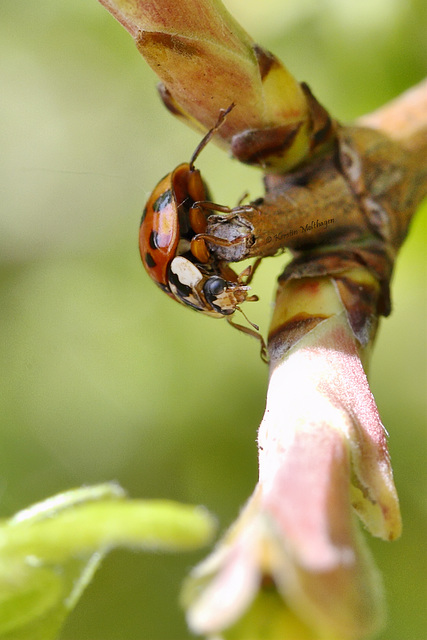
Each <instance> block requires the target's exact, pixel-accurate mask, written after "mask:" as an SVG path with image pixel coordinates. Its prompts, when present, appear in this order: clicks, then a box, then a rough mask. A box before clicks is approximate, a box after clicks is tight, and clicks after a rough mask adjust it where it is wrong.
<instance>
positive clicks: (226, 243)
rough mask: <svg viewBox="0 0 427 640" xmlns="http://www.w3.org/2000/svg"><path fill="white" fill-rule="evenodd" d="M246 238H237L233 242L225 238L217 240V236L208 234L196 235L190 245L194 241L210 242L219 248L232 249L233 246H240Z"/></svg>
mask: <svg viewBox="0 0 427 640" xmlns="http://www.w3.org/2000/svg"><path fill="white" fill-rule="evenodd" d="M247 237H248V236H239V237H238V238H234V240H226V239H225V238H218V236H212V235H210V234H209V233H198V234H197V236H194V238H193V240H192V241H191V242H192V243H193V242H194V241H196V242H197V241H199V240H206V241H207V242H212V244H216V245H218V246H219V247H232V246H233V245H235V244H241V243H242V242H244V241H245V240H246V238H247Z"/></svg>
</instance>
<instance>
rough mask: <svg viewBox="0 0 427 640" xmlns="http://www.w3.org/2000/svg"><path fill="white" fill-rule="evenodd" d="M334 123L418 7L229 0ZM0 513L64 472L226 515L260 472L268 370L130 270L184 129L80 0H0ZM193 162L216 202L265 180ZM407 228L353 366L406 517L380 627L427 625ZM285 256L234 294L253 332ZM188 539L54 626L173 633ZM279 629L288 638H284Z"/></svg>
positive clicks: (110, 574)
mask: <svg viewBox="0 0 427 640" xmlns="http://www.w3.org/2000/svg"><path fill="white" fill-rule="evenodd" d="M227 6H228V7H229V9H230V10H231V11H232V13H233V14H234V15H235V16H236V17H237V18H238V19H239V20H240V21H241V22H242V24H243V26H244V27H245V28H246V29H247V30H248V31H249V32H250V33H251V35H252V36H253V37H254V38H255V39H256V40H257V41H259V42H260V43H262V44H263V45H264V46H266V47H268V48H270V49H271V50H273V51H274V52H275V53H276V54H277V55H278V56H279V57H281V58H282V60H283V61H284V62H285V63H286V65H287V66H288V68H289V69H290V70H291V71H292V72H293V73H294V74H295V75H296V77H297V78H298V79H299V80H305V81H307V82H308V83H309V84H310V86H311V88H312V90H313V92H314V93H315V95H316V96H317V97H318V98H319V99H320V100H321V101H322V102H323V103H324V104H325V105H326V106H327V107H328V108H329V109H330V110H331V112H332V113H333V114H334V115H335V116H336V117H338V118H340V119H341V120H343V121H348V120H351V119H352V118H354V117H357V116H358V115H361V114H363V113H365V112H367V111H370V110H372V109H375V108H377V107H378V106H380V105H381V104H382V103H384V102H385V101H387V100H389V99H391V98H393V97H394V96H396V95H397V94H399V93H400V92H401V91H403V90H405V89H406V88H408V87H409V86H411V85H412V84H414V83H416V82H418V81H419V80H421V79H422V77H423V76H425V74H426V69H427V64H426V57H427V55H426V54H427V45H426V42H427V38H426V34H427V6H426V3H425V0H412V1H410V0H363V1H361V0H347V1H343V0H286V1H284V0H268V2H262V3H260V2H255V1H249V0H229V1H228V2H227ZM0 17H1V20H0V52H1V65H0V87H1V97H0V167H1V169H0V191H1V200H0V207H1V216H0V243H1V250H0V260H1V277H0V284H1V309H0V311H1V313H0V323H1V324H0V335H1V352H0V358H1V376H2V384H1V397H0V402H1V415H0V419H1V429H0V473H1V475H0V497H1V516H3V517H6V516H8V515H10V514H12V513H13V512H14V511H16V510H17V509H20V508H23V507H25V506H26V505H28V504H30V503H32V502H34V501H36V500H40V499H43V498H45V497H47V496H49V495H51V494H54V493H56V492H59V491H62V490H65V489H67V488H71V487H75V486H80V485H82V484H89V483H96V482H103V481H105V480H110V479H115V480H118V481H119V482H120V483H121V484H122V485H123V487H125V488H126V489H127V490H128V491H129V493H130V495H132V496H134V497H156V498H162V497H164V498H172V499H176V500H180V501H183V502H190V503H197V504H199V503H200V504H205V505H206V506H207V507H208V508H209V509H210V510H212V511H213V512H214V513H216V514H217V515H218V517H219V521H220V527H221V529H223V528H224V527H226V526H227V525H228V524H229V523H230V522H231V521H232V520H233V519H234V517H235V516H236V514H237V512H238V510H239V508H240V506H241V505H242V504H243V502H244V501H245V500H246V498H247V497H248V496H249V495H250V493H251V491H252V489H253V486H254V484H255V482H256V478H257V460H256V446H255V438H256V429H257V425H258V423H259V420H260V418H261V416H262V413H263V409H264V395H265V390H266V384H267V369H266V367H265V365H263V363H262V362H261V360H260V359H259V357H258V346H257V344H256V342H255V341H254V340H251V339H249V338H247V337H246V336H244V335H240V334H238V333H237V332H236V331H233V330H232V329H231V328H230V327H229V326H228V325H227V323H226V322H220V321H214V320H212V319H211V318H205V317H199V315H198V314H196V313H192V312H191V311H189V310H187V309H185V308H183V307H181V306H179V305H178V304H174V303H173V302H172V301H171V300H169V299H168V298H167V297H166V296H165V295H164V294H163V293H162V292H161V291H160V290H158V289H157V288H155V287H154V286H153V284H152V283H151V282H150V281H149V280H148V278H147V276H146V274H145V273H144V271H143V268H142V266H141V264H140V259H139V254H138V249H137V235H138V226H139V219H140V213H141V210H142V206H143V204H144V201H145V199H146V198H147V197H148V195H149V194H150V192H151V190H152V188H153V187H154V185H155V184H156V183H157V182H158V180H159V179H160V178H161V177H162V176H163V175H164V174H165V173H167V172H168V171H170V170H171V169H172V168H173V167H174V166H176V165H177V164H178V163H180V162H182V161H187V160H188V159H189V157H190V155H191V153H192V151H193V149H194V148H195V146H196V144H197V143H198V141H199V138H200V137H199V136H197V135H196V134H195V133H194V132H192V131H189V130H187V129H186V128H185V127H184V126H183V125H182V124H180V123H179V122H177V121H175V120H174V119H173V118H172V116H170V115H169V114H168V113H167V112H166V111H165V109H164V108H163V107H162V106H161V104H160V101H159V99H158V98H157V95H156V91H155V85H156V77H155V76H154V74H153V73H152V72H151V70H150V69H149V68H148V66H147V65H146V63H145V62H144V60H143V59H142V58H141V57H140V55H139V54H138V52H137V50H136V48H135V47H134V44H133V42H132V40H131V38H130V36H128V34H127V33H126V32H125V30H124V29H123V28H122V27H121V26H120V25H119V24H118V23H116V22H115V21H114V20H113V18H112V17H111V16H110V15H109V14H108V13H107V12H106V10H105V9H103V8H102V7H101V5H99V4H98V3H97V2H96V0H73V2H68V3H65V2H62V3H58V2H55V1H54V0H44V1H43V2H33V1H30V0H21V2H16V1H15V0H2V3H1V8H0ZM198 166H199V167H200V168H201V169H202V171H203V172H204V175H205V177H207V180H208V183H209V184H210V186H211V189H212V192H213V194H214V198H215V200H216V201H218V202H224V203H229V204H231V205H233V204H234V203H236V202H237V201H238V199H239V198H240V196H241V195H242V194H243V192H245V191H246V190H248V189H249V190H250V196H251V197H252V198H255V197H257V196H259V195H261V193H262V189H261V176H260V174H258V173H257V171H255V170H254V169H250V168H247V167H240V166H237V163H232V162H231V161H230V160H228V159H227V158H226V157H225V155H224V154H223V153H222V152H220V151H219V150H218V149H216V148H215V147H214V146H213V145H210V146H209V147H208V148H207V149H206V150H205V151H204V152H203V154H202V157H201V158H200V160H199V163H198ZM426 219H427V209H426V207H424V210H423V211H420V212H419V214H418V216H417V218H416V219H415V221H414V223H413V227H412V230H411V234H410V237H409V239H408V241H407V243H406V244H405V246H404V248H403V250H402V252H401V255H400V259H399V261H398V264H397V269H396V272H395V277H394V288H393V300H394V311H393V315H392V317H391V318H389V319H387V320H385V321H383V325H382V329H381V331H380V336H379V339H378V343H377V347H376V351H375V353H374V358H373V363H372V371H371V381H372V388H373V391H374V393H375V396H376V399H377V402H378V405H379V408H380V412H381V415H382V417H383V421H384V423H385V425H386V426H387V429H388V431H389V433H390V450H391V454H392V459H393V462H394V469H395V480H396V484H397V487H398V490H399V495H400V499H401V505H402V513H403V520H404V533H403V537H402V539H401V540H399V541H398V542H396V543H394V544H386V543H383V542H378V541H370V544H371V547H372V548H373V550H374V553H375V556H376V558H377V562H378V565H379V566H380V569H381V570H382V572H383V573H384V580H385V583H386V588H387V594H388V602H389V610H390V620H389V625H388V627H387V629H386V630H385V631H384V633H383V634H382V635H381V640H402V639H403V638H405V640H406V639H408V640H425V639H426V638H427V621H426V609H425V603H426V597H427V585H426V576H427V565H426V539H427V538H426V534H427V522H426V493H427V491H426V487H427V472H426V444H427V442H426V382H427V375H426V350H427V345H426V315H427V314H426V311H427V309H426V307H427V304H426V289H425V287H426V285H425V282H426V279H425V276H426V258H425V238H426V237H427V236H426V232H427V229H426ZM283 262H284V257H283V256H281V257H277V258H274V259H269V260H266V261H265V262H264V263H263V265H262V266H261V268H260V270H259V273H258V274H257V277H256V278H255V281H254V290H255V291H256V293H258V294H259V295H260V296H261V298H262V302H261V303H259V304H257V305H252V306H249V304H248V307H247V308H246V311H247V313H248V314H249V315H250V318H251V320H253V321H255V322H259V323H260V324H261V326H262V328H263V329H264V331H265V330H266V329H267V323H268V318H269V314H270V300H271V298H272V295H273V291H274V283H275V278H276V276H277V275H278V274H279V273H280V270H281V267H282V265H283ZM203 555H204V554H203V553H198V554H188V555H183V556H180V557H179V556H173V555H171V556H161V555H159V556H144V555H137V554H131V553H130V552H119V551H117V552H114V553H112V554H111V555H110V556H109V557H108V558H107V560H106V561H105V563H104V565H103V568H102V570H101V571H100V572H99V573H98V574H97V577H96V580H95V581H94V582H93V583H92V584H91V585H90V587H89V589H88V591H87V593H86V597H84V598H83V600H82V601H81V603H80V604H79V606H78V608H77V609H76V611H75V612H74V614H73V615H72V616H71V618H70V620H69V622H68V623H67V627H66V628H65V629H64V632H63V635H62V638H63V640H77V639H79V640H101V639H102V640H119V639H120V640H124V639H126V638H129V639H130V638H132V639H135V638H144V639H146V640H184V639H185V638H188V637H189V634H188V633H187V631H186V629H185V624H184V622H183V619H182V615H181V612H180V610H179V606H178V604H177V592H178V589H179V585H180V582H181V579H182V577H183V575H185V573H186V572H187V571H188V569H189V568H190V567H191V566H192V565H194V564H195V562H196V561H197V560H198V559H199V558H200V557H202V556H203ZM290 640H292V639H290Z"/></svg>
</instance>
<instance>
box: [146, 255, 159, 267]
mask: <svg viewBox="0 0 427 640" xmlns="http://www.w3.org/2000/svg"><path fill="white" fill-rule="evenodd" d="M145 263H146V265H147V267H149V268H150V269H153V267H155V266H156V265H157V262H156V261H155V260H154V258H153V256H152V255H151V253H148V251H147V253H146V254H145Z"/></svg>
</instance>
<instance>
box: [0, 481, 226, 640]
mask: <svg viewBox="0 0 427 640" xmlns="http://www.w3.org/2000/svg"><path fill="white" fill-rule="evenodd" d="M213 530H214V521H213V518H212V517H211V516H210V515H209V514H208V513H207V512H206V511H205V510H204V509H202V508H200V507H193V506H187V505H180V504H177V503H174V502H170V501H144V500H129V499H125V494H124V492H123V490H122V489H121V488H120V487H119V486H118V485H116V484H113V483H111V484H105V485H98V486H95V487H88V488H84V489H76V490H73V491H68V492H66V493H63V494H60V495H58V496H54V497H53V498H49V499H48V500H46V501H44V502H42V503H39V504H36V505H34V506H32V507H30V508H28V509H26V510H24V511H21V512H19V513H18V514H16V515H15V516H14V517H13V518H11V519H10V520H8V521H4V522H3V523H2V525H1V526H0V637H1V638H2V640H38V639H40V640H50V639H52V638H55V637H56V636H57V633H58V631H59V629H60V627H61V626H62V624H63V622H64V620H65V618H66V616H67V615H68V613H69V612H70V611H71V610H72V609H73V607H74V606H75V604H76V603H77V601H78V599H79V597H80V596H81V594H82V592H83V590H84V588H85V587H86V585H87V584H88V583H89V582H90V580H91V579H92V577H93V575H94V572H95V570H96V569H97V567H98V566H99V564H100V562H101V560H102V558H103V557H104V555H105V554H106V552H107V551H109V550H110V549H112V548H114V547H118V546H121V547H130V548H133V549H144V550H150V551H152V550H156V551H159V550H160V551H178V550H189V549H194V548H197V547H199V546H201V545H204V544H206V543H208V542H209V541H210V540H211V538H212V535H213Z"/></svg>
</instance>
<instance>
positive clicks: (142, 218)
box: [139, 205, 147, 226]
mask: <svg viewBox="0 0 427 640" xmlns="http://www.w3.org/2000/svg"><path fill="white" fill-rule="evenodd" d="M146 215H147V205H145V207H144V209H143V210H142V216H141V222H140V223H139V226H141V225H142V223H143V222H144V220H145V216H146Z"/></svg>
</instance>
